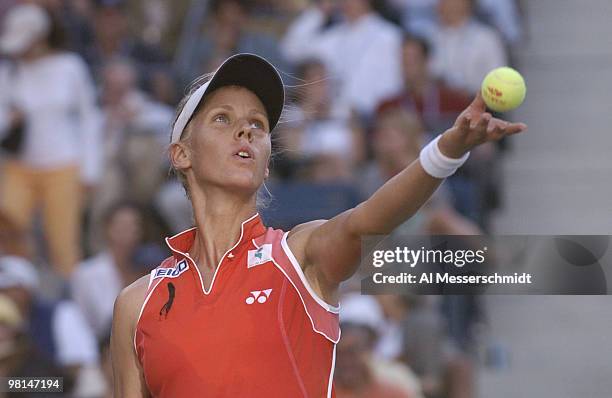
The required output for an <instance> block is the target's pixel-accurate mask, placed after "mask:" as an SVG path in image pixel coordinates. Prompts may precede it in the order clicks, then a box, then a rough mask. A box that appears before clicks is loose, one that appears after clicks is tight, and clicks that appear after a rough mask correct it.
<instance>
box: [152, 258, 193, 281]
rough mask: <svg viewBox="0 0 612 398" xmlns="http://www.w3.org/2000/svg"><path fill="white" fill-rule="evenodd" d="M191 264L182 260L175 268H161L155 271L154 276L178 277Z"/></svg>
mask: <svg viewBox="0 0 612 398" xmlns="http://www.w3.org/2000/svg"><path fill="white" fill-rule="evenodd" d="M187 268H189V265H187V261H185V260H182V261H180V262H179V263H178V264H176V266H175V267H174V268H159V269H157V270H156V271H155V276H154V277H153V278H159V277H166V278H176V277H177V276H179V275H180V274H182V273H183V272H185V271H187Z"/></svg>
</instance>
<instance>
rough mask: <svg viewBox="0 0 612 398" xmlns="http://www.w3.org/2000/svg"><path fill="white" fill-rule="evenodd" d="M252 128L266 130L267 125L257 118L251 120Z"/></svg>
mask: <svg viewBox="0 0 612 398" xmlns="http://www.w3.org/2000/svg"><path fill="white" fill-rule="evenodd" d="M251 128H253V129H257V130H262V131H265V129H266V126H265V124H264V122H262V121H261V120H257V119H255V120H252V121H251Z"/></svg>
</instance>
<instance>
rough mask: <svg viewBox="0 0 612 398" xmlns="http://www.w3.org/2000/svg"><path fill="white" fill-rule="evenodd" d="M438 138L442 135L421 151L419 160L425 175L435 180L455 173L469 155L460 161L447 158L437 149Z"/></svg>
mask: <svg viewBox="0 0 612 398" xmlns="http://www.w3.org/2000/svg"><path fill="white" fill-rule="evenodd" d="M440 137H442V135H439V136H438V137H436V138H435V139H434V140H433V141H431V142H430V143H429V144H427V145H426V146H425V148H423V149H422V150H421V154H420V156H419V160H420V161H421V166H423V169H424V170H425V171H426V172H427V174H429V175H430V176H432V177H435V178H446V177H450V176H452V175H453V174H455V171H457V169H458V168H459V167H461V166H462V165H463V163H465V161H466V160H467V159H468V157H470V153H469V152H468V153H466V154H465V155H463V156H462V157H461V158H460V159H453V158H449V157H448V156H446V155H444V154H443V153H442V152H440V148H439V147H438V141H439V140H440Z"/></svg>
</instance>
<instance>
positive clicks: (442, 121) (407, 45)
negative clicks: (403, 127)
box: [378, 35, 472, 135]
mask: <svg viewBox="0 0 612 398" xmlns="http://www.w3.org/2000/svg"><path fill="white" fill-rule="evenodd" d="M430 60H431V58H430V46H429V44H428V42H427V41H426V40H425V39H422V38H420V37H417V36H410V35H407V36H405V37H404V42H403V45H402V71H403V77H404V86H403V87H404V88H403V90H402V91H401V92H400V93H399V94H398V95H396V96H394V97H391V98H388V99H386V100H385V101H383V102H382V103H381V104H380V105H379V107H378V111H379V112H384V111H385V110H386V109H388V108H394V107H399V108H403V109H405V110H407V111H409V112H415V113H416V114H418V115H419V117H420V118H421V120H422V121H423V123H424V124H425V129H426V131H427V132H428V133H430V134H432V135H437V134H439V133H440V132H442V131H444V130H445V129H446V128H448V126H450V125H452V124H453V122H454V120H455V119H456V118H457V116H459V114H460V113H461V112H462V111H463V110H464V109H465V108H466V107H467V106H468V105H469V104H470V102H471V101H472V100H471V98H470V97H469V96H467V95H466V94H465V93H463V92H461V91H458V90H454V89H452V88H450V87H448V86H447V85H446V84H445V83H444V82H443V81H439V80H436V79H435V78H434V77H433V76H432V75H431V73H430V71H429V62H430Z"/></svg>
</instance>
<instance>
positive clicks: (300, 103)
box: [279, 60, 365, 182]
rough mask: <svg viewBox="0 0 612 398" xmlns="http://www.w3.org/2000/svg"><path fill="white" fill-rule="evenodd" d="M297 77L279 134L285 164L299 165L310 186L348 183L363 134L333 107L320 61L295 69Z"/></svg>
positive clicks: (362, 143) (362, 147) (361, 150)
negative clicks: (294, 94) (297, 84)
mask: <svg viewBox="0 0 612 398" xmlns="http://www.w3.org/2000/svg"><path fill="white" fill-rule="evenodd" d="M297 76H298V78H299V79H300V80H301V81H303V84H302V85H301V86H300V88H299V92H298V96H297V97H298V98H297V100H296V104H295V105H296V106H295V107H293V108H291V110H290V111H288V112H287V114H286V120H287V123H285V125H284V126H283V132H282V133H280V134H279V137H280V139H281V142H282V148H283V150H284V151H283V155H284V157H285V160H287V161H289V162H291V163H292V164H297V165H301V166H302V168H301V169H300V170H299V171H300V173H299V174H300V176H301V177H302V178H304V179H307V180H309V181H311V182H334V181H336V182H337V181H340V180H345V181H348V180H350V179H351V178H352V174H353V171H354V167H355V165H356V164H357V163H358V162H359V161H360V160H361V159H362V158H363V157H364V154H363V152H364V146H365V143H364V137H363V133H362V130H361V129H360V128H359V125H358V123H357V121H356V120H352V121H351V120H349V119H347V118H346V117H344V115H343V114H342V113H341V112H338V110H337V109H334V108H333V107H332V102H331V93H330V87H329V80H328V79H327V72H326V69H325V65H324V64H323V63H322V62H321V61H318V60H307V61H304V62H303V63H302V64H300V65H299V66H298V68H297ZM281 166H283V163H282V162H281Z"/></svg>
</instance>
